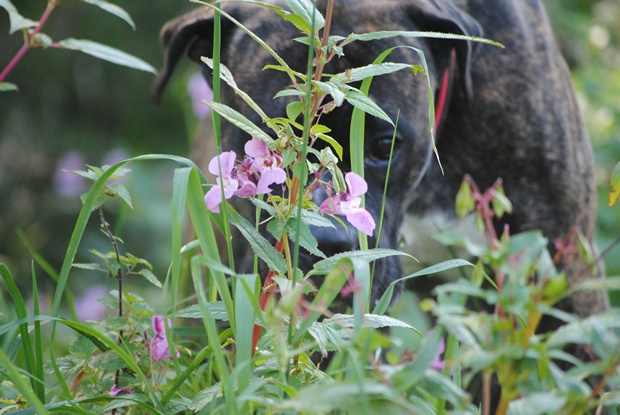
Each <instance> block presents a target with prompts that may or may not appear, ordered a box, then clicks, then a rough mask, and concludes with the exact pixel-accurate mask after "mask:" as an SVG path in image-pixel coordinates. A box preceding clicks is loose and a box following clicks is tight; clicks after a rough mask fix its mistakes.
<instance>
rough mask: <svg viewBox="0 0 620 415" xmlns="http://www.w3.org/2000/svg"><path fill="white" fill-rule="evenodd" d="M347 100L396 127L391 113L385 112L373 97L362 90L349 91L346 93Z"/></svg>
mask: <svg viewBox="0 0 620 415" xmlns="http://www.w3.org/2000/svg"><path fill="white" fill-rule="evenodd" d="M345 100H346V101H347V102H348V103H349V104H351V105H353V106H354V107H355V108H358V109H359V110H361V111H364V112H365V113H367V114H370V115H372V116H374V117H377V118H379V119H382V120H384V121H386V122H388V123H389V124H390V125H391V126H392V127H394V121H392V119H391V118H390V116H389V115H387V114H386V113H385V111H383V110H382V109H381V107H379V106H378V105H377V104H376V103H375V102H374V101H373V100H372V99H370V98H369V97H367V96H366V95H364V94H362V93H361V92H359V91H357V90H355V89H352V90H350V91H348V92H347V93H346V95H345Z"/></svg>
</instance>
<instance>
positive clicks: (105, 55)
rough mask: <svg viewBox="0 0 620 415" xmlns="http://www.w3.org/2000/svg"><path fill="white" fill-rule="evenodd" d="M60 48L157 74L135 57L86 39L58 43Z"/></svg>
mask: <svg viewBox="0 0 620 415" xmlns="http://www.w3.org/2000/svg"><path fill="white" fill-rule="evenodd" d="M58 46H59V47H61V48H64V49H70V50H77V51H79V52H83V53H86V54H87V55H91V56H94V57H96V58H98V59H102V60H104V61H108V62H112V63H115V64H117V65H121V66H126V67H128V68H132V69H137V70H140V71H144V72H150V73H153V74H154V73H156V70H155V68H153V67H152V66H151V65H149V64H148V63H146V62H145V61H143V60H142V59H139V58H136V57H135V56H132V55H129V54H128V53H125V52H123V51H121V50H118V49H115V48H113V47H110V46H107V45H103V44H101V43H97V42H93V41H92V40H85V39H73V38H69V39H64V40H61V41H60V42H58Z"/></svg>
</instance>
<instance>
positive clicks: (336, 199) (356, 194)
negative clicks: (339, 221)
mask: <svg viewBox="0 0 620 415" xmlns="http://www.w3.org/2000/svg"><path fill="white" fill-rule="evenodd" d="M345 181H346V182H347V191H346V192H342V193H337V194H335V195H333V196H330V197H328V198H327V199H325V200H324V201H323V203H322V204H321V208H320V209H321V213H327V214H331V215H342V216H345V217H346V218H347V221H348V222H349V223H350V224H351V225H353V227H355V228H356V229H358V230H359V231H361V232H363V233H364V234H366V235H368V236H372V234H373V232H374V230H375V220H374V219H373V217H372V215H371V214H370V213H369V212H368V211H367V210H366V209H364V208H363V207H362V195H364V194H365V193H366V192H367V191H368V185H367V184H366V181H365V180H364V179H363V178H362V177H360V176H359V175H358V174H356V173H353V172H349V173H347V174H346V175H345Z"/></svg>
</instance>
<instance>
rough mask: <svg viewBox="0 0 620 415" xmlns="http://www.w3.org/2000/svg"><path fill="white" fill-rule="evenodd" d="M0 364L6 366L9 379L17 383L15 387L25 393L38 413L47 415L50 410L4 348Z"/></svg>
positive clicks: (0, 351)
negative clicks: (5, 352) (25, 379)
mask: <svg viewBox="0 0 620 415" xmlns="http://www.w3.org/2000/svg"><path fill="white" fill-rule="evenodd" d="M0 366H2V367H3V368H4V370H5V371H6V375H7V377H8V379H9V380H10V381H11V382H12V383H13V385H15V388H16V389H17V390H18V391H19V393H21V394H22V395H23V397H24V398H25V399H26V402H28V403H29V404H30V405H31V406H34V407H35V408H36V410H37V414H38V415H47V414H48V413H49V412H47V410H46V409H45V407H44V406H43V403H41V401H40V400H39V398H37V395H35V393H34V391H33V390H32V388H31V387H30V385H28V384H27V383H26V382H24V379H23V378H22V376H21V374H20V373H19V371H18V368H17V367H15V366H14V365H13V364H12V363H11V360H10V359H9V358H8V357H7V355H6V354H4V352H3V351H2V350H0Z"/></svg>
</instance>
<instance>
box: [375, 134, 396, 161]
mask: <svg viewBox="0 0 620 415" xmlns="http://www.w3.org/2000/svg"><path fill="white" fill-rule="evenodd" d="M369 144H370V146H369V148H368V153H367V156H368V158H370V159H371V160H373V161H388V160H389V159H390V149H391V148H392V137H387V136H386V137H381V138H379V139H377V140H373V141H372V142H371V143H369ZM399 144H400V139H399V138H398V137H396V142H395V143H394V154H393V155H392V157H394V155H395V154H396V151H397V149H398V146H399Z"/></svg>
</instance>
